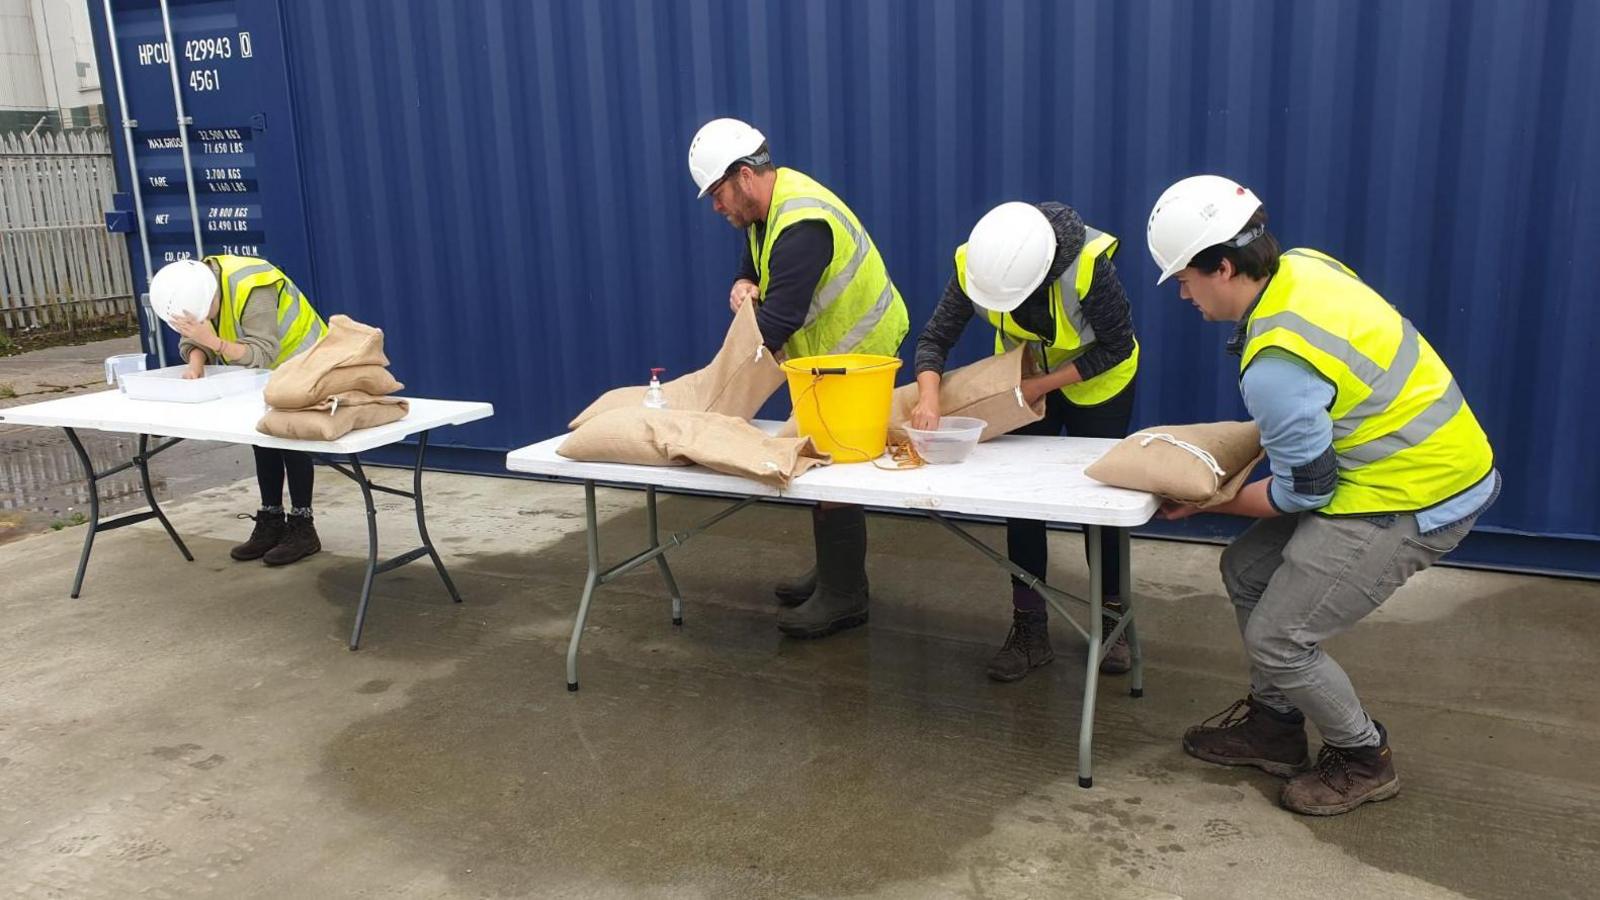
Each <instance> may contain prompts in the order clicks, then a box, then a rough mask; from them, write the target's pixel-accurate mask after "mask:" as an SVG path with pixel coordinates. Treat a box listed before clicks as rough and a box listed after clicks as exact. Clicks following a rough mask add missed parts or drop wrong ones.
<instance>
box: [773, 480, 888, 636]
mask: <svg viewBox="0 0 1600 900" xmlns="http://www.w3.org/2000/svg"><path fill="white" fill-rule="evenodd" d="M811 528H812V534H813V536H814V538H815V540H816V544H817V588H816V590H815V591H814V592H813V593H812V594H811V595H810V597H809V598H808V599H807V600H806V601H805V602H803V603H801V604H800V605H799V606H794V607H791V608H789V609H785V610H784V611H783V612H781V613H779V614H778V630H779V631H782V632H783V633H784V634H787V635H789V636H790V637H797V638H819V637H825V636H827V635H830V634H833V633H834V632H835V631H843V630H844V629H846V628H854V627H856V626H857V625H864V624H866V621H867V511H866V510H864V509H862V508H861V507H859V506H840V507H835V508H833V509H823V508H822V507H820V506H819V507H817V508H816V509H815V510H814V511H813V512H812V514H811Z"/></svg>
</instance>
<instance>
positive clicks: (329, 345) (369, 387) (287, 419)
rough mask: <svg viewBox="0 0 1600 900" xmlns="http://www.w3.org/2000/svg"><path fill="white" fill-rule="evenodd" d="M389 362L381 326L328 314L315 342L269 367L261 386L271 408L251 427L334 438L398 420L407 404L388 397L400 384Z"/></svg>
mask: <svg viewBox="0 0 1600 900" xmlns="http://www.w3.org/2000/svg"><path fill="white" fill-rule="evenodd" d="M388 365H389V357H387V356H385V355H384V353H383V332H382V331H381V330H379V329H377V328H373V327H372V326H370V325H363V324H361V323H360V322H357V321H355V320H354V319H352V318H350V317H349V316H344V315H337V316H333V317H332V318H330V319H328V333H327V334H326V335H324V336H323V338H322V340H320V341H318V342H317V345H316V346H314V347H312V348H311V349H310V350H307V351H305V352H304V353H301V354H299V355H298V356H295V357H293V358H291V359H289V360H286V361H285V362H284V363H283V364H282V365H280V366H278V368H277V369H275V370H274V371H273V373H272V377H271V378H269V379H268V380H267V387H266V391H265V396H266V401H267V405H268V406H269V407H271V409H269V410H268V411H267V414H266V416H264V417H263V418H262V419H261V421H260V422H258V423H256V430H257V431H259V432H261V433H262V434H270V435H272V436H273V437H281V438H294V439H296V440H305V441H333V440H338V439H339V438H341V437H344V436H345V435H346V434H349V433H350V432H351V431H354V430H355V429H357V428H371V427H373V426H376V425H387V424H389V423H390V422H397V421H399V420H401V419H403V418H405V417H406V413H408V412H409V411H410V409H411V404H410V403H408V402H407V401H406V400H404V399H402V398H400V397H391V396H389V395H390V394H393V393H394V392H395V391H398V390H400V389H401V388H403V387H405V385H403V384H401V383H400V382H398V381H396V380H395V378H394V376H393V375H391V374H389V370H388V368H387V366H388Z"/></svg>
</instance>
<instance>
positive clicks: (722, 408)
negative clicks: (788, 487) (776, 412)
mask: <svg viewBox="0 0 1600 900" xmlns="http://www.w3.org/2000/svg"><path fill="white" fill-rule="evenodd" d="M781 384H783V370H781V369H779V368H778V363H777V361H776V360H774V359H773V358H772V353H771V352H770V351H768V350H767V348H766V347H765V346H763V345H762V343H761V329H760V328H759V327H757V326H756V310H755V304H753V303H746V304H745V305H744V306H742V307H740V308H739V312H738V314H737V315H735V316H734V317H733V324H732V325H731V326H729V327H728V333H727V335H726V336H724V337H723V339H722V349H720V350H718V351H717V355H716V356H715V357H714V358H713V359H712V360H711V364H710V365H708V366H706V367H705V368H703V369H701V370H699V371H697V372H690V373H689V374H687V375H684V376H683V377H681V378H674V379H672V380H671V381H667V382H663V383H662V385H661V392H662V393H663V394H664V395H665V396H666V398H667V408H668V409H681V410H689V411H694V412H714V413H722V414H723V415H728V416H733V417H735V418H739V419H748V418H750V417H751V416H753V415H755V414H756V411H757V410H759V409H760V408H761V404H763V403H765V402H767V398H768V397H771V396H772V393H773V391H776V390H777V389H778V386H779V385H781ZM648 389H649V388H648V387H646V386H644V385H633V386H630V387H620V388H617V389H615V390H611V391H607V392H606V393H604V394H601V395H600V398H599V399H598V400H596V401H594V402H593V403H591V404H589V407H588V408H587V409H585V410H584V411H583V412H581V413H578V417H577V418H575V419H573V420H572V422H571V423H570V424H568V426H567V427H568V428H571V429H573V430H576V429H577V428H578V427H579V426H581V425H583V423H585V422H587V421H589V420H590V419H593V418H594V417H595V416H597V415H599V414H601V413H603V412H606V411H608V410H613V409H629V408H637V407H640V406H643V405H644V394H645V391H646V390H648Z"/></svg>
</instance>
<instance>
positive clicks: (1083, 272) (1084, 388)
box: [956, 227, 1139, 406]
mask: <svg viewBox="0 0 1600 900" xmlns="http://www.w3.org/2000/svg"><path fill="white" fill-rule="evenodd" d="M1117 246H1118V242H1117V239H1116V238H1115V237H1113V236H1112V235H1109V234H1107V233H1105V232H1103V231H1100V230H1099V229H1097V228H1091V227H1085V229H1084V240H1083V249H1082V250H1080V251H1078V255H1077V257H1076V258H1074V259H1073V260H1072V264H1071V265H1069V266H1067V269H1066V271H1065V272H1062V273H1061V277H1060V278H1058V279H1056V281H1055V282H1054V283H1052V284H1051V285H1050V292H1049V295H1050V315H1051V319H1052V320H1053V321H1054V322H1055V324H1056V333H1055V334H1054V335H1052V336H1051V338H1050V340H1048V341H1047V340H1045V339H1044V338H1043V337H1042V336H1040V335H1037V334H1034V333H1033V332H1031V331H1029V330H1027V329H1026V328H1023V327H1022V326H1021V325H1018V324H1017V320H1016V317H1015V316H1011V315H1009V314H1006V313H997V312H993V311H990V310H986V309H984V308H982V307H977V308H978V311H979V312H981V313H983V315H984V317H985V318H987V319H988V320H989V324H990V325H992V326H994V328H995V337H994V352H995V355H997V356H998V355H1000V354H1002V353H1005V352H1006V351H1007V350H1009V349H1011V348H1012V347H1014V346H1016V344H1017V342H1027V343H1028V344H1030V345H1031V346H1032V347H1033V350H1034V358H1035V359H1036V360H1037V361H1038V363H1039V365H1040V367H1041V368H1042V369H1044V371H1046V372H1053V371H1055V370H1056V369H1059V368H1060V367H1062V366H1064V365H1066V364H1067V363H1070V362H1072V361H1073V360H1075V359H1077V358H1078V357H1080V356H1082V355H1083V354H1084V353H1087V352H1088V351H1089V348H1090V347H1093V346H1094V343H1095V334H1094V328H1093V326H1091V325H1090V324H1089V320H1088V318H1087V317H1086V316H1084V314H1083V302H1082V301H1083V298H1084V297H1087V296H1088V295H1089V287H1090V286H1091V285H1093V284H1094V269H1095V262H1096V261H1097V260H1099V259H1100V257H1102V256H1104V257H1106V258H1108V259H1109V258H1110V257H1111V256H1112V255H1113V254H1115V253H1116V252H1117ZM956 279H957V283H958V284H959V285H960V286H961V289H962V290H963V291H965V290H966V289H967V245H965V244H962V245H961V246H960V247H957V248H956ZM973 305H974V306H977V304H973ZM1138 370H1139V342H1138V341H1134V343H1133V352H1132V353H1131V354H1129V355H1128V358H1127V359H1125V360H1123V361H1122V362H1120V363H1117V364H1116V365H1115V366H1112V367H1111V368H1109V369H1107V370H1106V371H1104V372H1101V373H1100V374H1098V375H1096V376H1095V377H1093V378H1090V379H1088V380H1086V381H1080V382H1078V383H1077V384H1069V385H1067V386H1066V387H1063V388H1062V389H1061V393H1062V394H1063V395H1064V396H1065V397H1066V398H1067V399H1068V400H1069V401H1071V402H1072V403H1073V404H1074V405H1076V406H1097V405H1099V404H1101V403H1104V402H1106V401H1107V400H1110V399H1111V398H1112V397H1115V396H1117V395H1118V394H1120V393H1122V390H1123V389H1124V388H1126V387H1127V386H1128V383H1129V382H1131V381H1133V376H1134V375H1135V374H1136V373H1137V372H1138Z"/></svg>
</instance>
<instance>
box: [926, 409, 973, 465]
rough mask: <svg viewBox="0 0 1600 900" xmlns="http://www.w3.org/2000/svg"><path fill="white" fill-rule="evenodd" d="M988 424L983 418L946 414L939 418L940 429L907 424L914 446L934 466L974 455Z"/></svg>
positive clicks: (959, 460) (956, 461)
mask: <svg viewBox="0 0 1600 900" xmlns="http://www.w3.org/2000/svg"><path fill="white" fill-rule="evenodd" d="M987 427H989V423H988V422H985V421H984V420H982V419H972V418H968V417H966V416H945V417H944V418H942V419H940V420H939V428H938V430H937V431H923V430H922V429H920V428H912V427H910V426H907V427H906V436H907V437H909V438H911V446H913V447H915V448H916V450H917V454H918V455H919V456H921V457H922V458H923V459H924V460H927V461H928V463H929V464H930V465H947V464H950V463H958V462H961V461H962V460H964V459H966V458H967V457H968V456H969V455H971V453H972V448H973V447H976V446H978V438H979V437H980V436H981V435H982V434H983V429H985V428H987Z"/></svg>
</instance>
